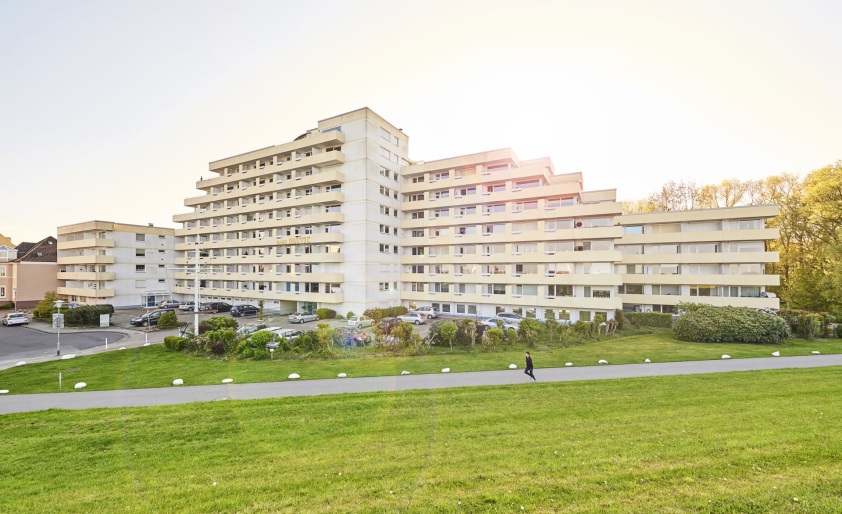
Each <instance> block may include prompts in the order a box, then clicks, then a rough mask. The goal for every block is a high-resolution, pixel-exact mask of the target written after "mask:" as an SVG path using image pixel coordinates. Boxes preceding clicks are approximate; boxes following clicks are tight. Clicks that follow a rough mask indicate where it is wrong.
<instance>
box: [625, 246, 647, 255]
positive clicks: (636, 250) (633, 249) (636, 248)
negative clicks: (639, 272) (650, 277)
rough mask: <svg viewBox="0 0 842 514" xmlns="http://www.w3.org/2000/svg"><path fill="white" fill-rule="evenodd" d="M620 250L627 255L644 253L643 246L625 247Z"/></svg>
mask: <svg viewBox="0 0 842 514" xmlns="http://www.w3.org/2000/svg"><path fill="white" fill-rule="evenodd" d="M619 250H620V251H621V252H623V253H624V254H625V255H640V254H642V253H643V245H623V246H621V247H619Z"/></svg>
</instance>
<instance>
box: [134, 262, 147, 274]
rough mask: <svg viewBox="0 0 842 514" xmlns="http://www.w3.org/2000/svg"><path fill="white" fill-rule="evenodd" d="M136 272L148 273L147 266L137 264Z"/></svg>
mask: <svg viewBox="0 0 842 514" xmlns="http://www.w3.org/2000/svg"><path fill="white" fill-rule="evenodd" d="M134 271H135V273H146V264H136V265H135V267H134Z"/></svg>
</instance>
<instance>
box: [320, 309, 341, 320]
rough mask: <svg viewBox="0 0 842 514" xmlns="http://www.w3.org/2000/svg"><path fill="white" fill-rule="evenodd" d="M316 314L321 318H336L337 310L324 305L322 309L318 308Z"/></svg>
mask: <svg viewBox="0 0 842 514" xmlns="http://www.w3.org/2000/svg"><path fill="white" fill-rule="evenodd" d="M316 316H318V317H319V319H334V318H335V317H336V311H335V310H333V309H327V308H324V307H323V308H321V309H316Z"/></svg>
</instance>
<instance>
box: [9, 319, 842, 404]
mask: <svg viewBox="0 0 842 514" xmlns="http://www.w3.org/2000/svg"><path fill="white" fill-rule="evenodd" d="M438 350H439V351H445V350H444V349H443V348H440V349H438ZM367 351H368V350H356V351H352V352H350V353H349V354H348V357H349V358H338V359H329V360H308V359H304V360H282V359H275V360H273V361H222V360H213V359H205V358H199V357H192V356H188V355H184V354H181V353H175V352H171V351H169V350H167V349H166V348H164V347H163V346H162V345H153V346H149V347H141V348H134V349H128V350H122V351H112V352H106V353H101V354H95V355H89V356H84V357H77V358H75V359H70V360H55V361H50V362H44V363H38V364H27V365H25V366H20V367H15V368H10V369H6V370H2V371H0V389H7V390H9V394H23V393H50V392H58V391H59V381H58V378H59V373H61V375H62V379H63V388H62V391H64V392H74V389H73V386H74V384H76V383H78V382H85V383H86V384H87V388H86V389H85V390H88V391H90V390H114V389H139V388H148V387H173V386H172V382H173V380H175V379H177V378H180V379H182V380H184V384H185V385H188V386H190V385H212V384H219V383H221V381H222V379H225V378H232V379H234V382H235V383H256V382H276V381H282V380H287V377H288V376H289V375H290V374H291V373H298V374H299V375H301V378H302V379H304V380H307V379H325V378H336V376H337V375H338V374H339V373H347V375H348V377H361V376H386V375H399V374H400V373H401V371H404V370H406V371H409V372H411V373H413V374H420V373H439V372H441V370H442V368H450V369H451V371H452V372H453V373H458V372H462V371H488V370H500V369H506V368H508V366H509V364H516V365H517V366H518V368H522V367H523V364H524V358H523V350H522V349H517V350H504V351H498V352H476V353H464V352H462V353H454V354H450V355H445V354H436V355H425V356H415V357H388V356H377V357H372V356H371V355H370V354H367V353H366V352H367ZM531 351H532V354H533V357H534V359H535V365H536V367H537V368H552V367H563V366H564V365H565V363H567V362H572V363H573V364H574V366H595V365H597V363H598V362H599V360H600V359H605V360H607V361H608V363H609V365H610V364H632V363H642V362H643V361H644V360H645V359H650V360H651V361H652V362H672V361H693V360H715V359H720V358H721V357H722V355H723V354H728V355H731V357H733V358H735V359H738V358H746V357H769V358H773V357H771V354H772V352H774V351H780V352H781V355H782V356H791V355H810V354H811V352H812V351H820V352H821V353H823V354H825V353H827V354H831V353H842V339H828V340H816V341H805V340H799V339H789V340H787V342H786V343H785V344H781V345H752V344H732V343H728V344H712V343H688V342H682V341H677V340H675V339H673V338H672V335H671V333H669V332H662V333H656V334H646V335H636V336H628V337H618V338H613V339H607V340H603V341H598V342H591V343H586V344H581V345H577V346H573V347H570V348H552V349H541V348H538V349H532V350H531Z"/></svg>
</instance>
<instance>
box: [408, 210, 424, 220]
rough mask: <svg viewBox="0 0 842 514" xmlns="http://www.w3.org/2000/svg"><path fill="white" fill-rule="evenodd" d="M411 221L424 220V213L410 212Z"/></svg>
mask: <svg viewBox="0 0 842 514" xmlns="http://www.w3.org/2000/svg"><path fill="white" fill-rule="evenodd" d="M409 219H413V220H423V219H424V211H415V212H410V213H409Z"/></svg>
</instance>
